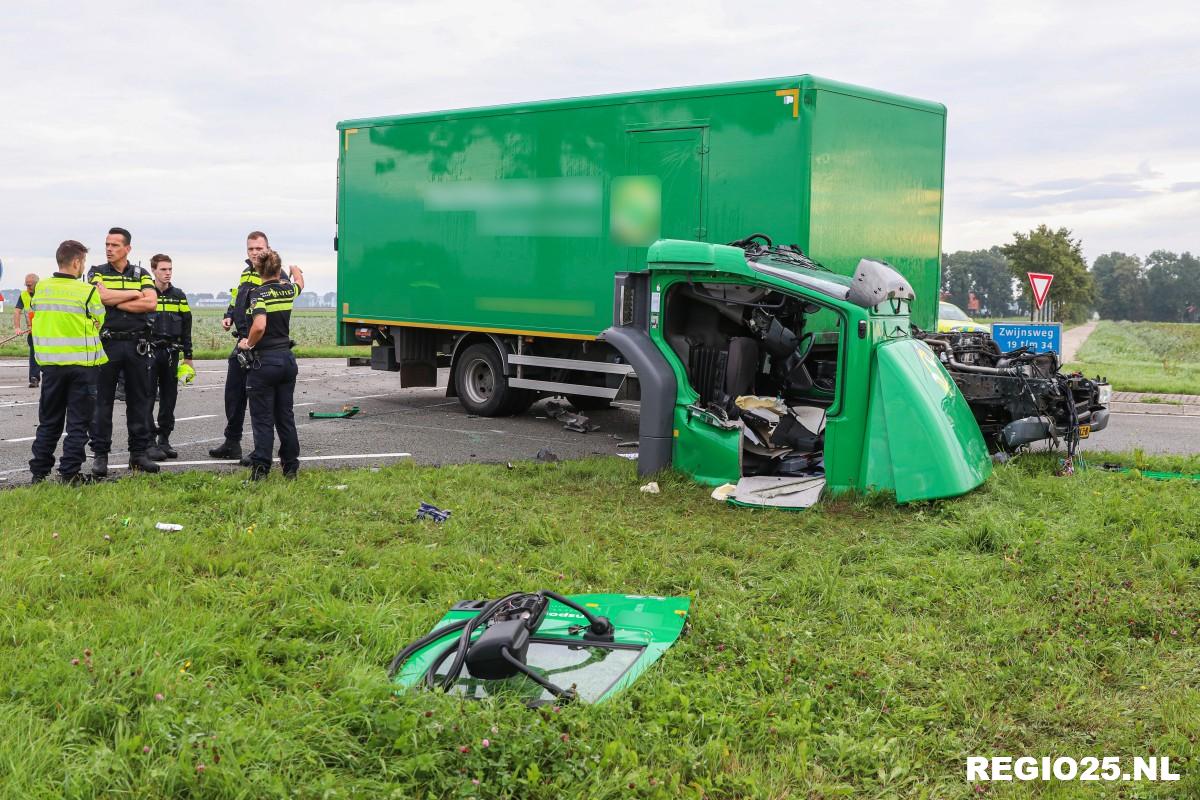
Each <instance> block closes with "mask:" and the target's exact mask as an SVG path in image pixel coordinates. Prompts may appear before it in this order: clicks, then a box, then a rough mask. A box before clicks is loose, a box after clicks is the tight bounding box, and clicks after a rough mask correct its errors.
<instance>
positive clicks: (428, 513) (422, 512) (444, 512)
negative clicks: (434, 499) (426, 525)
mask: <svg viewBox="0 0 1200 800" xmlns="http://www.w3.org/2000/svg"><path fill="white" fill-rule="evenodd" d="M417 519H418V520H421V519H431V520H433V521H434V522H445V521H446V520H448V519H450V511H449V510H448V509H441V508H438V507H437V506H435V505H432V504H430V503H421V505H420V506H419V507H418V508H417Z"/></svg>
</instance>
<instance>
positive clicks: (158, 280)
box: [149, 253, 192, 460]
mask: <svg viewBox="0 0 1200 800" xmlns="http://www.w3.org/2000/svg"><path fill="white" fill-rule="evenodd" d="M150 271H151V272H153V273H154V288H155V289H157V290H158V306H157V308H156V310H155V314H154V353H153V361H154V363H153V366H152V367H151V368H150V406H149V407H150V422H149V424H150V426H151V431H152V432H153V433H156V434H157V435H158V441H157V443H156V444H155V445H153V446H151V448H150V450H149V454H150V457H151V458H153V459H156V460H159V459H162V458H177V457H178V456H179V453H178V451H176V450H175V448H174V447H171V431H173V430H175V401H176V400H177V399H178V397H179V382H178V380H179V377H178V376H179V354H180V352H182V353H183V361H184V363H185V364H187V365H188V367H189V368H191V367H192V309H191V308H190V307H189V306H188V300H187V295H186V294H184V293H183V291H182V290H180V289H179V287H177V286H175V285H174V284H172V283H171V276H172V274H173V273H174V271H175V266H174V265H173V264H172V263H171V257H170V256H168V255H164V254H162V253H159V254H158V255H156V256H154V257H153V258H151V259H150ZM156 392H157V394H158V427H157V429H155V428H154V396H155V393H156Z"/></svg>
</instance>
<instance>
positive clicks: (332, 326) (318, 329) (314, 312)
mask: <svg viewBox="0 0 1200 800" xmlns="http://www.w3.org/2000/svg"><path fill="white" fill-rule="evenodd" d="M224 313H225V309H223V308H197V309H194V310H193V311H192V346H193V348H194V351H195V353H194V354H195V357H196V358H227V357H228V356H229V353H230V351H231V350H232V349H233V337H232V336H230V335H229V334H228V333H226V332H225V331H224V330H222V329H221V317H222V316H223V315H224ZM10 321H11V317H10ZM336 337H337V315H336V313H335V312H334V311H333V310H332V309H328V308H321V309H297V310H295V311H293V312H292V338H293V339H294V340H295V341H296V349H295V350H294V351H293V352H294V353H295V354H296V355H297V356H300V357H302V358H345V357H347V356H368V355H370V354H371V348H370V347H368V346H356V347H338V346H337V345H336V344H335V341H336ZM3 338H4V337H3V336H0V339H3ZM27 354H28V350H27V349H26V344H25V338H24V337H21V338H20V339H15V340H13V341H12V342H9V343H8V344H6V345H0V356H23V355H27Z"/></svg>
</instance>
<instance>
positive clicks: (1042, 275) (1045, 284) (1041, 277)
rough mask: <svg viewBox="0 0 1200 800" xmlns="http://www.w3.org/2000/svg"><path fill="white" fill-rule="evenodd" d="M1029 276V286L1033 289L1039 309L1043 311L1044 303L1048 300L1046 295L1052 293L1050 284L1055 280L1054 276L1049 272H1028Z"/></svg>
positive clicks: (1034, 300) (1034, 299)
mask: <svg viewBox="0 0 1200 800" xmlns="http://www.w3.org/2000/svg"><path fill="white" fill-rule="evenodd" d="M1025 274H1026V275H1028V276H1029V286H1030V288H1031V289H1033V302H1035V303H1037V307H1038V310H1039V311H1041V309H1042V304H1044V303H1045V302H1046V295H1048V294H1050V284H1051V283H1053V282H1054V276H1053V275H1051V274H1050V273H1048V272H1027V273H1025Z"/></svg>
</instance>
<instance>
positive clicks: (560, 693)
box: [500, 647, 575, 700]
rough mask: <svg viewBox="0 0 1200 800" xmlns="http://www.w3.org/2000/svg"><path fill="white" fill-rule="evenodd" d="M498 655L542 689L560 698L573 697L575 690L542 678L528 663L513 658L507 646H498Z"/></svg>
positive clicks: (568, 698) (570, 698)
mask: <svg viewBox="0 0 1200 800" xmlns="http://www.w3.org/2000/svg"><path fill="white" fill-rule="evenodd" d="M500 655H502V656H504V660H505V661H507V662H508V663H509V664H512V665H513V666H514V667H516V668H517V670H518V671H520V672H521V673H522V674H523V675H525V676H526V677H528V678H529V679H530V680H532V681H533V682H534V683H536V684H538V685H539V686H541V687H542V688H543V689H545V690H546V691H548V692H549V693H550V694H552V695H554V696H555V697H557V698H559V699H560V700H574V699H575V692H573V691H571V690H570V689H563V688H561V687H559V686H556V685H554V684H553V683H551V682H550V681H548V680H546V679H545V678H543V677H542V676H541V675H538V674H537V673H536V672H534V671H533V670H532V669H530V668H529V666H528V665H526V664H522V663H521V662H520V661H519V660H517V659H516V658H514V657H513V654H512V653H510V652H508V648H507V647H502V648H500Z"/></svg>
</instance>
